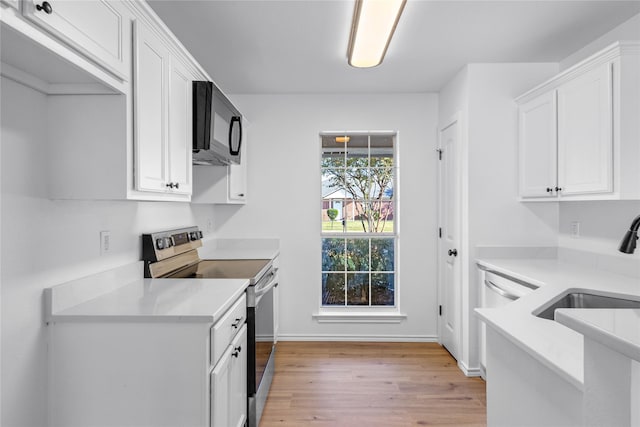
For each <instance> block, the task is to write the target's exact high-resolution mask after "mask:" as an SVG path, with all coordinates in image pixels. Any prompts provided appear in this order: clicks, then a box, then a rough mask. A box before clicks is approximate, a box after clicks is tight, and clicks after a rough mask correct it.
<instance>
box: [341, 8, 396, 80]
mask: <svg viewBox="0 0 640 427" xmlns="http://www.w3.org/2000/svg"><path fill="white" fill-rule="evenodd" d="M406 2H407V0H356V6H355V10H354V12H353V22H352V24H351V37H350V38H349V65H351V66H352V67H358V68H367V67H375V66H376V65H378V64H380V63H381V62H382V59H383V58H384V55H385V53H386V52H387V47H389V43H390V42H391V37H392V36H393V32H394V31H395V29H396V25H398V20H399V19H400V15H401V14H402V10H403V9H404V5H405V3H406Z"/></svg>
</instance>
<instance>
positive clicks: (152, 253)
mask: <svg viewBox="0 0 640 427" xmlns="http://www.w3.org/2000/svg"><path fill="white" fill-rule="evenodd" d="M201 240H202V231H200V230H199V229H198V227H188V228H180V229H177V230H168V231H159V232H157V233H150V234H143V235H142V260H143V261H146V262H157V261H160V260H163V259H166V258H169V257H172V256H175V255H179V254H181V253H184V252H188V251H191V250H194V249H196V248H198V247H200V246H202V242H201Z"/></svg>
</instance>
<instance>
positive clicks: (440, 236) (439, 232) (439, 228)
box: [438, 227, 442, 239]
mask: <svg viewBox="0 0 640 427" xmlns="http://www.w3.org/2000/svg"><path fill="white" fill-rule="evenodd" d="M438 238H440V239H442V227H438Z"/></svg>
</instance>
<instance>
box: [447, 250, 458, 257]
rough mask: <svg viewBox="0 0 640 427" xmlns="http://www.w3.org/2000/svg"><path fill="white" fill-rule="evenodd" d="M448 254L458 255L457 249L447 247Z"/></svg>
mask: <svg viewBox="0 0 640 427" xmlns="http://www.w3.org/2000/svg"><path fill="white" fill-rule="evenodd" d="M448 254H449V256H452V255H453V256H458V250H457V249H449V252H448Z"/></svg>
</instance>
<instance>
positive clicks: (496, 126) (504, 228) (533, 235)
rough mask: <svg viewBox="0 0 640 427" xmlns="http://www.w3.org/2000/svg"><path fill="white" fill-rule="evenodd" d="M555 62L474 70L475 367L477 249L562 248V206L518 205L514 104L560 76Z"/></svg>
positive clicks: (474, 360)
mask: <svg viewBox="0 0 640 427" xmlns="http://www.w3.org/2000/svg"><path fill="white" fill-rule="evenodd" d="M557 71H558V67H557V64H555V63H553V64H552V63H543V64H471V65H469V71H468V73H469V110H468V111H469V115H468V123H469V125H468V126H469V129H468V132H469V147H468V149H469V177H468V179H469V248H470V250H471V257H470V259H469V276H468V277H469V294H468V295H469V307H465V308H466V309H465V310H464V311H463V313H468V322H465V324H466V325H468V329H467V331H469V336H468V337H467V342H468V346H467V348H468V353H465V355H464V357H465V361H466V362H468V363H469V367H471V368H477V367H479V359H478V345H479V344H478V340H477V338H478V336H477V334H476V333H473V331H477V330H478V322H477V320H476V317H475V316H474V314H473V309H474V308H475V307H477V305H478V301H479V292H478V291H479V287H480V286H481V284H480V283H477V282H475V280H474V279H477V277H478V276H477V275H476V274H474V272H475V268H476V266H475V258H476V256H475V250H476V247H477V246H507V247H508V246H543V247H544V246H556V245H557V241H558V240H557V235H558V214H559V213H558V205H557V204H556V203H537V204H536V203H521V202H518V200H517V198H518V178H517V177H518V108H517V105H516V103H515V102H514V99H515V98H516V97H517V96H519V95H521V94H522V93H524V92H526V91H527V90H529V89H531V88H533V87H534V86H536V85H538V84H539V83H541V82H543V81H545V80H547V79H548V78H549V77H551V76H553V75H554V74H555V73H557Z"/></svg>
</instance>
